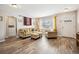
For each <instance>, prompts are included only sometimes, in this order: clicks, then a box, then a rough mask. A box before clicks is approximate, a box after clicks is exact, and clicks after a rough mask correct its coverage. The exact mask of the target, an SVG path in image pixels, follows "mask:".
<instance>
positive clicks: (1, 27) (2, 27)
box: [0, 17, 6, 42]
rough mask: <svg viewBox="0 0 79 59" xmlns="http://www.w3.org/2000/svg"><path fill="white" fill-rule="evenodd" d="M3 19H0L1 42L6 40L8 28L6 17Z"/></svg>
mask: <svg viewBox="0 0 79 59" xmlns="http://www.w3.org/2000/svg"><path fill="white" fill-rule="evenodd" d="M2 18H3V19H2V21H0V42H3V41H5V33H6V32H5V29H6V26H5V24H6V23H5V17H2Z"/></svg>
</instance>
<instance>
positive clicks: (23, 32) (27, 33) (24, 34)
mask: <svg viewBox="0 0 79 59" xmlns="http://www.w3.org/2000/svg"><path fill="white" fill-rule="evenodd" d="M31 32H32V28H22V29H19V30H18V36H19V37H21V38H26V37H30V36H31Z"/></svg>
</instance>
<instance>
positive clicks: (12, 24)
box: [8, 17, 16, 37]
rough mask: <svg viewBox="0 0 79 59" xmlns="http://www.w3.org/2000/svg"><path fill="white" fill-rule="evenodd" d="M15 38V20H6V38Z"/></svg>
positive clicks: (10, 18) (13, 18) (11, 18)
mask: <svg viewBox="0 0 79 59" xmlns="http://www.w3.org/2000/svg"><path fill="white" fill-rule="evenodd" d="M11 36H16V18H15V17H9V18H8V37H11Z"/></svg>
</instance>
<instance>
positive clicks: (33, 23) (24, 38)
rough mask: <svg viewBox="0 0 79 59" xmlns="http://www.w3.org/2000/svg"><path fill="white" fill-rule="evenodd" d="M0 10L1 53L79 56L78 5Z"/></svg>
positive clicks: (25, 5) (17, 7) (37, 6)
mask: <svg viewBox="0 0 79 59" xmlns="http://www.w3.org/2000/svg"><path fill="white" fill-rule="evenodd" d="M0 7H2V8H0V15H1V16H0V28H1V29H0V54H54V53H55V54H56V53H59V54H62V53H79V51H78V46H77V43H79V40H78V39H77V36H76V34H78V32H79V27H78V26H79V17H78V16H79V5H78V4H77V5H75V4H71V5H70V4H69V5H68V4H67V5H66V4H63V5H62V4H60V5H58V4H50V5H47V4H45V5H43V4H41V5H40V4H37V5H32V4H24V5H23V4H22V5H21V4H11V5H8V4H2V5H0ZM25 7H26V8H25ZM23 11H25V12H23Z"/></svg>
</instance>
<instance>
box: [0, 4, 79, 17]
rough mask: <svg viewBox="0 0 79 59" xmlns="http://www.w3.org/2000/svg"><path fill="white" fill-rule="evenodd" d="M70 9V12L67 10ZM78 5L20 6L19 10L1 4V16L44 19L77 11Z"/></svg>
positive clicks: (18, 6)
mask: <svg viewBox="0 0 79 59" xmlns="http://www.w3.org/2000/svg"><path fill="white" fill-rule="evenodd" d="M65 8H68V10H65ZM78 8H79V5H78V4H18V5H17V8H14V7H11V6H10V5H8V4H0V15H8V16H18V15H22V16H27V17H44V16H49V15H53V14H57V13H62V12H67V11H72V10H77V9H78Z"/></svg>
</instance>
